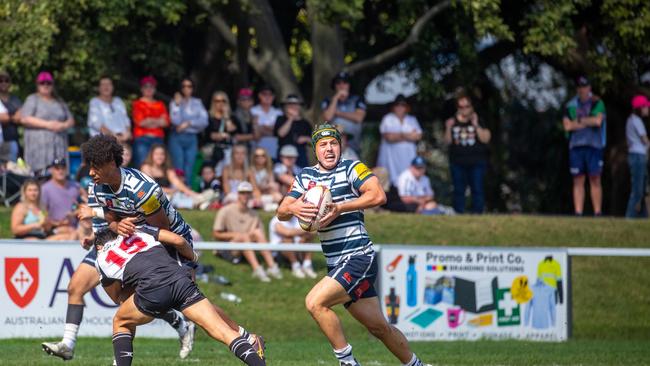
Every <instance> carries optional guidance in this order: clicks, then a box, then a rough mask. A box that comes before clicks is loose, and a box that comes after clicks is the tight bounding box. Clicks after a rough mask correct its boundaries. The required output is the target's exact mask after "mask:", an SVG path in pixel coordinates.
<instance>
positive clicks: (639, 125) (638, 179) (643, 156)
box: [625, 95, 650, 218]
mask: <svg viewBox="0 0 650 366" xmlns="http://www.w3.org/2000/svg"><path fill="white" fill-rule="evenodd" d="M649 107H650V101H648V98H646V96H645V95H636V96H635V97H634V98H632V114H630V117H629V118H628V119H627V123H626V125H625V135H626V137H627V149H628V156H627V161H628V163H629V164H630V176H631V178H632V184H631V187H630V199H629V200H628V201H627V210H626V211H625V217H629V218H634V217H648V208H647V207H646V204H645V187H646V183H647V181H648V170H647V165H648V146H650V141H648V133H647V132H646V129H645V126H644V125H643V120H642V118H643V117H648V114H649V113H648V111H649Z"/></svg>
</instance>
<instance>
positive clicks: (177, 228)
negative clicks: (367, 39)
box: [88, 168, 191, 240]
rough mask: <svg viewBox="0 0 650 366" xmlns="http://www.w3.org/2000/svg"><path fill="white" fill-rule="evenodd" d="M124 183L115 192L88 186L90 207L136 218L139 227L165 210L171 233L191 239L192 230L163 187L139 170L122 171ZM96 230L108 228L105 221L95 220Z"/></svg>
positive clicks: (105, 188)
mask: <svg viewBox="0 0 650 366" xmlns="http://www.w3.org/2000/svg"><path fill="white" fill-rule="evenodd" d="M120 176H121V178H122V182H121V183H120V188H119V189H118V190H117V191H115V192H113V190H112V189H111V187H110V186H109V185H108V184H94V183H91V184H90V186H89V187H88V206H89V207H90V208H93V209H95V208H104V209H105V210H109V211H113V212H115V213H117V214H118V215H119V216H121V217H127V216H135V217H137V218H138V220H137V221H136V222H135V224H136V226H141V225H144V224H145V223H146V220H145V217H146V216H149V215H152V214H154V213H156V212H158V210H164V212H165V215H166V216H167V219H168V220H169V228H170V231H173V232H174V233H176V234H178V235H180V236H182V237H184V238H186V239H188V240H191V234H190V231H191V228H190V226H189V225H188V224H187V223H186V222H185V220H183V217H182V216H181V214H180V213H179V212H178V211H176V209H175V208H174V207H173V206H172V204H171V202H169V200H168V199H167V196H166V195H165V193H164V192H163V190H162V188H160V186H159V185H158V183H156V182H155V181H154V180H153V179H151V178H150V177H149V176H147V175H146V174H144V173H142V172H141V171H139V170H137V169H132V168H120ZM92 221H93V231H95V232H97V231H98V230H101V229H102V228H106V227H108V222H106V220H104V219H101V218H98V217H94V218H93V220H92Z"/></svg>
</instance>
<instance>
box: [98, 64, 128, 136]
mask: <svg viewBox="0 0 650 366" xmlns="http://www.w3.org/2000/svg"><path fill="white" fill-rule="evenodd" d="M98 89H99V96H96V97H93V98H92V99H91V100H90V105H89V107H88V130H89V132H90V137H93V136H97V135H99V134H100V133H102V134H105V135H113V136H115V138H117V141H119V142H122V143H124V142H127V141H129V140H131V120H129V116H128V115H127V114H126V106H125V105H124V102H123V101H122V99H120V97H114V96H113V90H114V89H113V80H111V78H110V77H108V76H103V77H102V78H101V79H99V88H98Z"/></svg>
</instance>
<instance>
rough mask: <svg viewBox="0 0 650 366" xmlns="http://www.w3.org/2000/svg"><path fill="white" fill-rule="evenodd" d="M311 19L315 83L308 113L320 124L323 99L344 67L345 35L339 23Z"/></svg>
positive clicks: (311, 119) (330, 91)
mask: <svg viewBox="0 0 650 366" xmlns="http://www.w3.org/2000/svg"><path fill="white" fill-rule="evenodd" d="M307 4H309V2H307ZM310 20H311V45H312V73H313V83H312V93H311V95H312V98H311V105H310V106H309V109H308V111H307V115H308V119H309V120H310V121H311V122H312V123H314V124H318V123H320V122H323V121H321V112H322V110H321V106H320V104H321V101H322V100H323V99H324V98H325V97H327V96H329V95H331V94H332V90H331V89H330V81H331V80H332V77H334V75H335V74H336V73H337V72H339V71H340V70H341V69H342V68H343V57H344V51H343V37H342V34H341V28H340V27H339V26H338V25H328V24H323V23H321V22H320V21H318V20H317V19H314V18H313V17H312V18H311V19H310Z"/></svg>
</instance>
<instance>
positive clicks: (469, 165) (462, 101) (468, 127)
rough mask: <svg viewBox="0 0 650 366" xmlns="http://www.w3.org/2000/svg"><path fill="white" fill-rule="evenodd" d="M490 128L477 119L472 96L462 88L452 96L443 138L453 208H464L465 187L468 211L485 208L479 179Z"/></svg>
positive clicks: (486, 157)
mask: <svg viewBox="0 0 650 366" xmlns="http://www.w3.org/2000/svg"><path fill="white" fill-rule="evenodd" d="M491 136H492V135H491V134H490V130H488V129H487V128H485V127H484V126H483V124H482V123H481V122H480V121H479V118H478V115H477V114H476V112H475V111H474V107H473V106H472V100H471V98H470V97H469V95H467V94H466V93H465V92H463V91H459V92H458V93H457V96H456V114H454V116H453V117H452V118H450V119H448V120H447V122H446V123H445V142H446V143H447V144H448V145H449V167H450V168H451V179H452V182H453V185H454V198H453V202H454V210H455V211H456V212H457V213H463V212H465V189H466V188H467V186H469V187H470V190H471V192H472V213H475V214H480V213H483V210H484V209H485V198H484V196H485V195H484V191H483V180H484V178H485V172H486V170H487V161H488V147H487V144H488V143H489V142H490V138H491Z"/></svg>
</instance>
